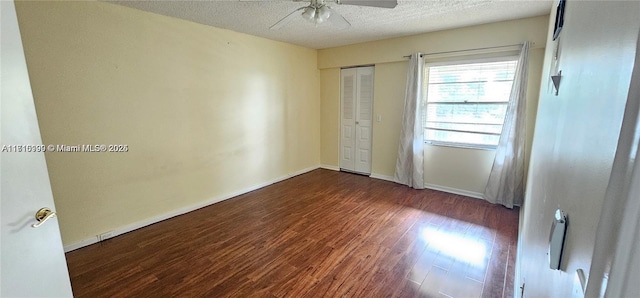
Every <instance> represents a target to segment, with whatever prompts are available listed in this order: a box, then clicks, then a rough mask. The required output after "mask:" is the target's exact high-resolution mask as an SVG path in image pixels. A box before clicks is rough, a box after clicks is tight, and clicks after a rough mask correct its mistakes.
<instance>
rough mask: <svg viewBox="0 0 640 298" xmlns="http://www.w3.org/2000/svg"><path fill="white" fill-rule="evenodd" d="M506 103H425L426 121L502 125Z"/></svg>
mask: <svg viewBox="0 0 640 298" xmlns="http://www.w3.org/2000/svg"><path fill="white" fill-rule="evenodd" d="M506 112H507V104H506V103H504V104H500V103H498V104H438V103H430V104H427V108H426V117H427V121H428V122H462V123H478V124H498V125H502V122H503V121H504V115H505V114H506Z"/></svg>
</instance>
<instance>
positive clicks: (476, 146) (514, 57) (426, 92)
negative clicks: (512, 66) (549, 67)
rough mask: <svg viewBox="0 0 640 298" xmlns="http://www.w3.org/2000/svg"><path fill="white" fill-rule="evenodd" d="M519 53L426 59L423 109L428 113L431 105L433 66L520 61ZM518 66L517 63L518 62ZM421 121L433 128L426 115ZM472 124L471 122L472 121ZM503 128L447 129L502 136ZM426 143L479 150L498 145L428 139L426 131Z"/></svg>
mask: <svg viewBox="0 0 640 298" xmlns="http://www.w3.org/2000/svg"><path fill="white" fill-rule="evenodd" d="M518 58H519V57H518V55H515V54H506V55H501V56H493V57H488V58H468V59H464V58H460V57H458V58H457V59H456V58H453V59H451V60H446V61H437V62H435V61H434V62H430V61H425V68H424V96H423V109H424V111H425V113H426V110H427V106H428V105H429V98H428V96H429V70H430V68H431V67H435V66H446V65H464V64H478V63H491V62H507V61H516V62H517V61H518ZM516 67H517V64H516ZM513 81H515V74H514V78H513ZM483 103H485V102H483ZM486 103H492V104H497V103H500V104H502V103H504V104H506V105H508V104H509V101H508V100H507V101H506V102H495V101H493V102H486ZM455 104H456V105H466V104H469V105H472V104H473V105H475V104H478V102H472V103H465V102H460V103H455ZM421 117H422V119H421V122H422V127H423V130H425V132H426V130H427V129H433V128H427V122H428V121H427V119H426V117H425V116H421ZM505 118H506V115H505ZM504 120H505V119H504V118H503V119H502V124H501V125H502V128H504ZM470 124H471V123H470ZM502 128H501V130H500V133H499V134H495V133H483V132H469V131H462V130H446V131H458V132H463V133H474V134H487V135H498V136H500V135H501V134H502ZM433 130H443V129H433ZM424 143H425V144H429V145H432V146H442V147H455V148H464V149H479V150H495V149H496V148H497V147H498V146H497V145H482V144H472V143H459V142H446V141H438V140H427V136H426V133H425V135H424Z"/></svg>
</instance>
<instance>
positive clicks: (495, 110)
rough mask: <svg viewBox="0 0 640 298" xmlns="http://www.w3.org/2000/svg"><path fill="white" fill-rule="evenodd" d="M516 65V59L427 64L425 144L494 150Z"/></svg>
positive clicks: (424, 115)
mask: <svg viewBox="0 0 640 298" xmlns="http://www.w3.org/2000/svg"><path fill="white" fill-rule="evenodd" d="M517 62H518V61H517V57H516V58H505V59H503V60H501V61H496V60H493V61H485V62H474V63H464V64H448V65H427V71H428V75H427V76H426V77H427V80H428V82H427V83H428V84H427V85H428V87H427V103H426V108H425V109H424V114H423V119H424V120H426V121H424V120H423V122H424V123H425V126H424V128H425V134H424V135H425V141H426V142H427V143H431V144H435V145H449V146H458V147H471V148H495V147H496V146H497V145H498V140H499V139H500V133H501V132H502V124H503V123H504V116H505V113H506V111H507V103H508V101H509V94H510V93H511V85H512V84H513V78H514V75H515V72H516V65H517Z"/></svg>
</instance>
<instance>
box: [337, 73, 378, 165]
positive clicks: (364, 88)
mask: <svg viewBox="0 0 640 298" xmlns="http://www.w3.org/2000/svg"><path fill="white" fill-rule="evenodd" d="M373 73H374V72H373V66H367V67H356V68H347V69H342V70H341V74H340V81H341V84H340V93H341V96H340V114H341V116H340V118H341V121H340V169H341V170H345V171H350V172H357V173H362V174H367V175H368V174H371V135H372V124H373Z"/></svg>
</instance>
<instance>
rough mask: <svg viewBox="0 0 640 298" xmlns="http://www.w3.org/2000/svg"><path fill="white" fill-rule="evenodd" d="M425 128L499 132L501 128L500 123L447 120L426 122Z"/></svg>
mask: <svg viewBox="0 0 640 298" xmlns="http://www.w3.org/2000/svg"><path fill="white" fill-rule="evenodd" d="M427 128H435V129H446V130H462V131H469V132H479V133H493V134H500V131H501V130H502V124H465V123H447V122H428V123H427Z"/></svg>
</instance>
